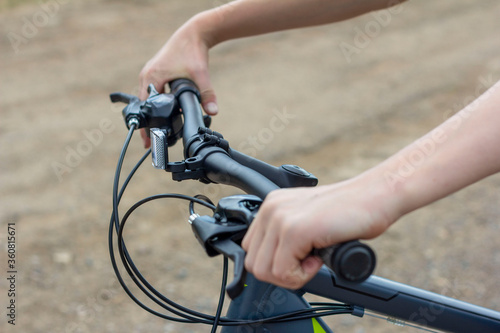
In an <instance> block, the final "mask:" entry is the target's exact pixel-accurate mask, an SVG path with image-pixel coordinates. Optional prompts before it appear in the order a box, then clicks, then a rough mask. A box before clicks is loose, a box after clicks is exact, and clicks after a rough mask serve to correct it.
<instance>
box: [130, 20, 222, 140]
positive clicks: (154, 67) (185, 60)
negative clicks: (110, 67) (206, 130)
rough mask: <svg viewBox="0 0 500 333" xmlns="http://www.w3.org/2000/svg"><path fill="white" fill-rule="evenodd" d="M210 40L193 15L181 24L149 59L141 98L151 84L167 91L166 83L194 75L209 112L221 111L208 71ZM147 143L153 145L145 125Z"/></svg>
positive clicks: (202, 103) (143, 71) (160, 91)
mask: <svg viewBox="0 0 500 333" xmlns="http://www.w3.org/2000/svg"><path fill="white" fill-rule="evenodd" d="M209 48H210V43H209V41H208V40H207V39H206V38H204V37H203V35H202V33H201V32H200V29H197V23H196V20H195V19H191V20H189V21H188V22H186V23H185V24H184V25H183V26H182V27H180V28H179V29H178V30H177V31H176V32H175V33H174V34H173V35H172V36H171V37H170V39H169V40H168V41H167V43H166V44H165V45H164V46H163V47H162V48H161V49H160V51H158V53H157V54H156V55H155V56H154V57H153V58H152V59H151V60H149V61H148V62H147V63H146V65H145V66H144V68H143V69H142V70H141V73H140V75H139V98H140V99H141V100H145V99H147V97H148V92H147V88H148V86H149V84H151V83H152V84H153V85H154V86H155V88H156V90H157V91H158V92H159V93H163V92H164V91H165V85H166V84H167V83H168V82H170V81H172V80H174V79H179V78H186V79H191V80H192V81H194V82H195V83H196V85H197V86H198V89H199V90H200V93H201V105H202V107H203V109H204V110H205V112H206V113H207V114H209V115H212V116H213V115H216V114H217V112H218V107H217V99H216V96H215V92H214V90H213V88H212V84H211V82H210V77H209V71H208V50H209ZM141 136H142V139H143V142H144V147H145V148H149V147H150V145H151V141H150V139H149V138H148V137H147V135H146V132H145V131H144V129H141Z"/></svg>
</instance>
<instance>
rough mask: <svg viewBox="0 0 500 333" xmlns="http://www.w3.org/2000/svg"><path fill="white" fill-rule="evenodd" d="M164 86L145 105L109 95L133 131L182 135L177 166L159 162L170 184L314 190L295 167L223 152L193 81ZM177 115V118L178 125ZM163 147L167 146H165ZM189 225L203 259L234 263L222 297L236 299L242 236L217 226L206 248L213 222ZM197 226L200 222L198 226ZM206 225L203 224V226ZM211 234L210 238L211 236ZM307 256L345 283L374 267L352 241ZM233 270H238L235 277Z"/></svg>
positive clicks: (262, 193) (367, 251)
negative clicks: (205, 254) (171, 179)
mask: <svg viewBox="0 0 500 333" xmlns="http://www.w3.org/2000/svg"><path fill="white" fill-rule="evenodd" d="M169 85H170V89H171V93H170V94H168V96H160V94H158V92H156V90H154V87H153V86H151V88H150V89H151V91H150V97H149V98H148V99H147V100H146V101H139V99H138V98H134V96H130V95H126V94H121V93H115V94H112V95H111V98H112V101H113V102H118V101H119V102H126V103H130V104H129V105H128V106H127V107H126V108H125V109H124V111H123V115H124V118H125V121H126V122H127V124H128V122H130V121H131V119H134V120H135V121H136V122H137V125H138V128H140V127H153V126H150V125H157V124H159V126H160V130H163V131H165V133H166V135H167V136H168V137H169V139H170V142H169V145H170V144H174V143H175V142H176V141H177V138H179V137H180V136H181V133H182V138H183V145H184V156H185V158H186V160H185V161H184V162H183V163H180V164H177V163H168V161H164V162H165V163H164V164H162V165H166V167H165V170H167V171H170V172H172V176H173V177H174V173H176V176H175V178H174V179H176V180H179V181H180V180H184V179H200V180H202V181H204V182H213V183H219V184H226V185H231V186H235V187H238V188H240V189H242V190H243V191H245V192H246V193H249V194H252V195H255V196H257V197H259V198H260V199H261V200H264V198H265V197H266V196H267V194H269V193H270V192H271V191H273V190H276V189H279V188H286V187H297V186H315V185H316V184H317V183H318V180H317V179H316V177H314V176H313V175H311V174H310V173H308V172H307V171H305V170H304V169H302V168H300V167H298V166H292V165H283V166H281V167H280V168H277V167H274V166H271V165H269V164H267V163H264V162H262V161H259V160H257V159H255V158H252V157H249V156H247V155H245V154H242V153H240V152H237V151H235V150H232V149H231V148H229V143H227V141H225V140H223V138H222V135H220V134H219V133H216V132H213V131H211V130H209V129H207V128H206V127H208V125H206V123H205V121H204V118H203V113H202V109H201V105H200V93H199V91H198V88H197V87H196V85H195V84H194V82H192V81H190V80H188V79H177V80H174V81H172V82H170V83H169ZM167 97H168V98H167ZM177 103H178V104H177ZM179 109H180V110H179ZM179 112H181V114H182V115H183V124H182V123H181V120H180V118H181V117H180V113H179ZM161 126H164V127H163V128H164V129H161ZM181 127H182V129H181ZM160 146H163V145H160ZM165 146H167V145H166V144H165ZM165 153H166V152H165ZM153 155H154V154H153ZM188 162H189V163H188ZM155 166H156V165H155ZM221 201H222V200H221ZM219 204H220V202H219ZM251 206H252V208H251V209H250V208H249V207H246V206H245V205H243V206H242V207H240V206H237V208H235V209H236V210H240V209H241V210H245V209H248V210H252V212H251V213H250V212H245V213H244V214H243V215H244V216H253V213H254V210H255V205H254V204H252V205H251ZM232 209H233V208H232ZM233 210H234V209H233ZM214 216H215V215H214ZM252 219H253V217H252ZM193 221H195V222H194V224H193V225H194V226H196V228H194V229H196V231H195V234H196V236H197V238H198V239H199V240H201V239H203V241H202V242H201V243H202V245H203V246H204V247H205V250H207V252H208V253H209V255H214V251H216V252H215V253H216V254H218V253H222V254H223V255H225V256H227V257H229V258H231V259H232V260H233V261H235V279H234V280H235V281H233V283H231V284H230V286H229V287H230V290H229V289H228V292H229V294H230V296H231V297H232V298H233V297H236V296H237V295H238V294H239V293H240V292H241V291H242V289H243V288H242V286H243V282H244V281H243V280H244V277H245V272H244V266H243V263H242V257H244V252H243V250H241V247H239V241H241V238H242V232H241V231H239V232H238V237H239V238H238V240H235V238H234V235H231V233H230V231H229V230H227V229H225V227H224V225H222V226H219V227H220V228H222V229H221V231H220V232H221V234H223V235H224V237H223V238H220V237H219V236H220V235H219V234H218V237H215V238H216V239H219V240H220V242H219V243H220V244H219V243H217V242H216V243H211V239H212V238H211V237H208V238H207V239H205V238H204V237H203V236H201V234H204V233H205V234H206V230H205V229H204V228H205V227H204V226H202V225H207V228H209V230H211V232H214V229H213V226H210V225H211V224H212V225H213V224H214V223H217V222H214V221H212V220H211V219H210V218H208V219H205V220H203V219H202V220H199V219H196V218H195V219H194V220H193ZM199 221H204V223H201V222H199ZM207 221H208V224H206V223H205V222H207ZM227 222H232V221H227ZM238 223H241V221H238ZM250 223H251V219H249V220H248V221H245V222H244V223H243V224H244V226H245V230H246V228H248V226H249V225H250ZM219 227H217V233H219V229H218V228H219ZM198 232H201V234H198ZM209 234H210V233H209ZM211 235H212V236H213V234H211ZM228 241H229V242H233V243H234V246H232V245H231V244H229V245H228V244H226V243H227V242H228ZM209 244H210V245H209ZM207 246H210V247H211V250H208V249H207ZM236 248H239V249H240V250H241V252H243V255H242V254H241V253H240V254H235V253H233V252H234V249H236ZM231 251H232V252H231ZM313 254H314V255H317V256H319V257H320V258H321V259H322V260H323V261H324V263H325V264H326V265H327V266H328V267H330V268H331V269H332V270H333V271H334V272H335V273H336V275H337V276H338V277H339V278H341V279H344V280H347V281H350V282H361V281H363V280H365V279H366V278H368V277H369V276H370V275H371V274H372V272H373V270H374V268H375V254H374V252H373V251H372V250H371V248H370V247H368V246H367V245H365V244H362V243H360V242H358V241H350V242H346V243H343V244H339V245H335V246H331V247H328V248H325V249H319V250H314V251H313ZM236 270H242V271H241V272H237V271H236Z"/></svg>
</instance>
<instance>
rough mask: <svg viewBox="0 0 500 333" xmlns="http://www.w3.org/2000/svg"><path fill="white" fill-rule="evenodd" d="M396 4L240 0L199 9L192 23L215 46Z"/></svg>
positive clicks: (380, 0) (371, 0)
mask: <svg viewBox="0 0 500 333" xmlns="http://www.w3.org/2000/svg"><path fill="white" fill-rule="evenodd" d="M401 2H403V1H401ZM394 4H396V2H395V1H390V0H336V1H335V0H332V1H328V0H237V1H233V2H230V3H227V4H225V5H223V6H220V7H217V8H214V9H212V10H209V11H206V12H203V13H200V14H198V15H197V16H195V17H194V18H193V19H192V20H190V22H189V23H190V24H192V23H194V24H196V25H197V26H198V27H199V30H200V31H202V32H203V34H204V38H205V39H206V40H207V43H208V44H209V45H210V46H213V45H216V44H218V43H221V42H223V41H227V40H230V39H236V38H241V37H248V36H254V35H259V34H264V33H270V32H275V31H280V30H287V29H294V28H302V27H310V26H315V25H321V24H327V23H333V22H338V21H342V20H346V19H349V18H352V17H354V16H358V15H361V14H364V13H367V12H370V11H373V10H378V9H382V8H386V7H389V6H390V5H394Z"/></svg>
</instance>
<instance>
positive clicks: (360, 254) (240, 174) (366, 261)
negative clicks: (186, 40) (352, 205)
mask: <svg viewBox="0 0 500 333" xmlns="http://www.w3.org/2000/svg"><path fill="white" fill-rule="evenodd" d="M170 88H171V90H172V93H174V94H175V95H176V96H178V100H179V104H180V107H181V109H182V111H183V113H184V131H183V133H184V142H185V144H186V143H189V141H190V138H191V137H193V136H194V135H196V134H197V132H198V127H197V126H201V124H203V122H202V118H201V108H200V105H199V103H197V102H198V100H197V88H196V86H195V84H194V83H193V82H192V81H190V80H187V79H178V80H174V81H173V82H171V83H170ZM184 148H185V149H187V150H188V151H187V153H188V154H189V156H192V155H190V154H191V153H192V152H193V151H195V148H194V146H193V144H190V145H189V146H187V147H186V146H184ZM204 167H205V169H206V176H207V178H208V179H210V180H211V181H213V182H215V183H224V184H227V185H232V186H236V187H238V188H241V189H243V190H245V191H246V192H247V193H251V194H255V195H257V196H258V197H260V198H261V199H264V198H265V197H266V195H267V194H268V193H269V192H271V191H272V190H275V189H278V188H279V187H278V186H277V185H276V184H275V183H273V182H272V181H271V180H269V179H268V178H266V177H265V176H263V175H262V174H260V173H258V172H256V171H254V170H252V169H250V168H248V167H245V166H243V165H241V164H240V163H238V162H236V161H234V160H233V159H232V158H231V157H230V156H228V155H226V154H224V153H222V152H218V153H213V154H210V155H209V156H207V158H206V159H205V164H204ZM313 254H314V255H317V256H319V257H320V258H321V259H322V260H323V262H324V263H325V264H326V265H327V266H328V267H330V268H331V269H332V270H333V271H334V272H336V273H337V274H338V275H339V276H340V277H341V278H343V279H346V280H348V281H354V282H360V281H364V280H366V279H367V278H368V277H369V276H370V275H371V273H373V270H374V268H375V253H374V252H373V250H372V249H371V248H370V247H369V246H367V245H366V244H363V243H360V242H359V241H350V242H346V243H343V244H340V245H336V246H332V247H328V248H325V249H316V250H314V251H313Z"/></svg>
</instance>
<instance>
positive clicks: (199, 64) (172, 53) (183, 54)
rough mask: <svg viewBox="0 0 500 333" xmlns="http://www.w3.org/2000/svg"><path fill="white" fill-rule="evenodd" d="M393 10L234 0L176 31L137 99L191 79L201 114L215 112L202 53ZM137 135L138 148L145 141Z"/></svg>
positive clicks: (357, 0) (294, 0)
mask: <svg viewBox="0 0 500 333" xmlns="http://www.w3.org/2000/svg"><path fill="white" fill-rule="evenodd" d="M390 4H392V5H395V4H396V2H395V1H390V0H364V1H362V0H336V1H332V0H330V1H329V0H272V1H270V0H237V1H232V2H229V3H227V4H225V5H222V6H220V7H216V8H214V9H211V10H208V11H205V12H202V13H199V14H197V15H195V16H194V17H193V18H191V19H190V20H188V21H187V22H186V23H185V24H184V25H183V26H182V27H180V28H179V29H178V30H177V31H176V32H175V33H174V34H173V35H172V36H171V37H170V39H169V40H168V41H167V43H166V44H165V45H164V46H163V47H162V48H161V49H160V51H158V53H157V54H156V55H155V56H154V57H153V58H152V59H151V60H149V62H148V63H147V64H146V65H145V66H144V68H143V69H142V71H141V73H140V75H139V94H140V95H139V97H140V98H141V99H146V98H147V93H146V89H147V86H148V85H149V84H150V83H153V84H154V85H155V87H156V89H157V90H158V91H159V92H163V90H164V85H165V84H166V83H167V82H169V81H171V80H173V79H177V78H189V79H192V80H193V81H194V82H195V83H196V84H197V85H198V88H199V89H200V92H201V97H202V101H201V102H202V105H203V108H204V110H205V111H206V112H207V113H208V114H211V115H215V114H217V112H218V107H217V99H216V96H215V92H214V90H213V88H212V84H211V82H210V77H209V71H208V51H209V49H210V48H211V47H213V46H214V45H217V44H219V43H221V42H224V41H227V40H231V39H236V38H242V37H249V36H254V35H259V34H264V33H270V32H274V31H279V30H285V29H293V28H300V27H308V26H313V25H320V24H326V23H333V22H337V21H341V20H345V19H348V18H351V17H354V16H356V15H360V14H363V13H367V12H369V11H372V10H377V9H381V8H384V7H388V6H389V5H390ZM141 134H143V138H144V143H145V146H146V147H149V144H150V143H149V139H147V138H146V137H145V133H144V131H142V132H141Z"/></svg>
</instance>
